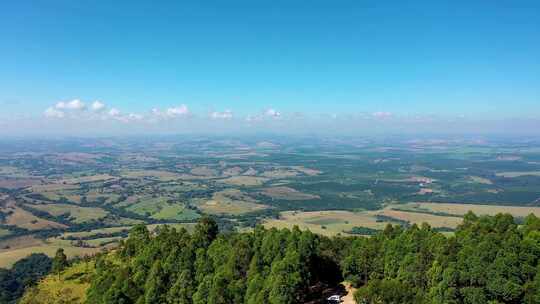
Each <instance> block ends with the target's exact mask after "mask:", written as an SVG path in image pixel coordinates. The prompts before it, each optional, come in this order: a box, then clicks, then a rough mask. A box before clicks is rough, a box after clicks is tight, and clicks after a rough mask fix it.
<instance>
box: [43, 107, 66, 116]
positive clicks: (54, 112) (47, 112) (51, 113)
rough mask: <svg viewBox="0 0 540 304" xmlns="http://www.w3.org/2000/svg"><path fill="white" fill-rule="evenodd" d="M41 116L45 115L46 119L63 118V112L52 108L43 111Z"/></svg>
mask: <svg viewBox="0 0 540 304" xmlns="http://www.w3.org/2000/svg"><path fill="white" fill-rule="evenodd" d="M43 115H45V117H47V118H64V116H65V114H64V112H62V111H60V110H57V109H55V108H53V107H49V108H47V110H45V112H44V113H43Z"/></svg>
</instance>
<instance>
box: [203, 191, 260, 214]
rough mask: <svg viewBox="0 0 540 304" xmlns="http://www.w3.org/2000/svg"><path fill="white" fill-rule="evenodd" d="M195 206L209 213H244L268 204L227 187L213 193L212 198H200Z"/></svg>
mask: <svg viewBox="0 0 540 304" xmlns="http://www.w3.org/2000/svg"><path fill="white" fill-rule="evenodd" d="M197 207H198V208H199V209H201V210H202V211H203V212H205V213H209V214H232V215H237V214H244V213H249V212H253V211H258V210H263V209H266V208H268V206H266V205H263V204H260V203H259V202H258V201H256V200H255V199H253V198H251V197H249V196H248V195H246V194H244V193H243V192H242V191H240V190H236V189H228V190H224V191H220V192H216V193H214V195H213V196H212V199H210V200H202V202H200V203H199V204H198V205H197Z"/></svg>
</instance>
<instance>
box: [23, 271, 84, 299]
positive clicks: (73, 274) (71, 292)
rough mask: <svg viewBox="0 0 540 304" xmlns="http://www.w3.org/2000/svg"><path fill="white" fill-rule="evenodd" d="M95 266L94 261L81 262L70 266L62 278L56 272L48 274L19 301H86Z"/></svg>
mask: <svg viewBox="0 0 540 304" xmlns="http://www.w3.org/2000/svg"><path fill="white" fill-rule="evenodd" d="M94 267H95V265H94V263H93V262H92V261H90V262H80V263H78V264H75V265H72V266H70V267H68V268H67V269H66V270H65V271H63V272H62V273H61V274H60V278H59V277H58V276H57V275H55V274H51V275H48V276H47V277H45V278H44V279H43V280H41V281H40V282H39V283H38V285H37V286H35V287H32V288H30V289H29V290H27V291H26V292H25V294H24V296H23V298H22V299H21V300H20V302H19V303H21V304H46V303H73V304H76V303H84V302H85V301H86V290H87V289H88V288H89V287H90V283H89V282H90V280H89V279H90V277H89V276H91V275H92V273H93V270H94Z"/></svg>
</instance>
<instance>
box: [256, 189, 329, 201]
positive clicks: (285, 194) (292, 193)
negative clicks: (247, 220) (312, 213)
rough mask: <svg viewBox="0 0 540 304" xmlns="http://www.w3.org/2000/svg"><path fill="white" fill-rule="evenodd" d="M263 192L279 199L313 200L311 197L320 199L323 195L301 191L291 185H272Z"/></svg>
mask: <svg viewBox="0 0 540 304" xmlns="http://www.w3.org/2000/svg"><path fill="white" fill-rule="evenodd" d="M262 194H264V195H266V196H268V197H271V198H273V199H278V200H291V201H296V200H311V199H320V198H321V197H320V196H318V195H313V194H308V193H303V192H300V191H298V190H296V189H293V188H290V187H284V186H280V187H272V188H266V189H264V190H263V191H262Z"/></svg>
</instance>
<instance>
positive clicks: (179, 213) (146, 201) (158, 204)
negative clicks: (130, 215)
mask: <svg viewBox="0 0 540 304" xmlns="http://www.w3.org/2000/svg"><path fill="white" fill-rule="evenodd" d="M126 210H129V211H131V212H135V213H137V214H140V215H143V216H149V217H151V218H154V219H168V220H195V219H197V218H198V217H199V215H198V214H197V213H196V212H195V211H194V210H191V209H188V208H186V206H185V205H184V204H183V203H180V202H176V201H174V200H172V199H170V198H168V197H157V198H151V197H142V198H138V199H137V200H136V202H135V203H133V204H131V205H129V206H128V207H126Z"/></svg>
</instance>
